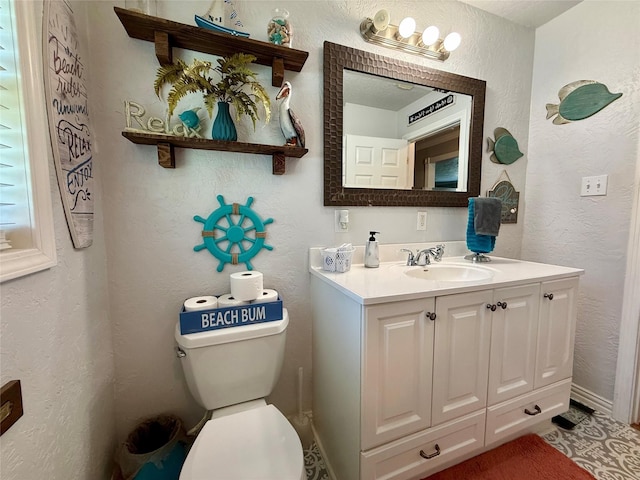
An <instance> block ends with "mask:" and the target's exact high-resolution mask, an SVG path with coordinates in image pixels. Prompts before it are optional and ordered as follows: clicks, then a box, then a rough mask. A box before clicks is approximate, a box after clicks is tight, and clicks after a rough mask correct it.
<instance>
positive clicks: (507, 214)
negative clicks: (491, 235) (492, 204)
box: [487, 170, 520, 223]
mask: <svg viewBox="0 0 640 480" xmlns="http://www.w3.org/2000/svg"><path fill="white" fill-rule="evenodd" d="M487 197H495V198H499V199H500V200H502V212H501V216H500V223H518V208H519V203H520V192H516V189H515V188H514V187H513V185H512V184H511V179H510V178H509V175H508V174H507V171H506V170H504V171H503V172H502V174H501V175H500V177H499V178H498V181H497V182H496V184H495V185H494V186H493V188H492V189H491V190H489V191H488V192H487Z"/></svg>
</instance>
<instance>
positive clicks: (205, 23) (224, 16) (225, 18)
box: [195, 0, 249, 38]
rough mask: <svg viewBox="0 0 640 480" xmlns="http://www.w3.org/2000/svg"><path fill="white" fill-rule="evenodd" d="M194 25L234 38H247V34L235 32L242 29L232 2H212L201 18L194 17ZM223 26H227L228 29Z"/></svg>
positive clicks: (219, 0)
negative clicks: (237, 28) (238, 28)
mask: <svg viewBox="0 0 640 480" xmlns="http://www.w3.org/2000/svg"><path fill="white" fill-rule="evenodd" d="M195 21H196V25H198V26H199V27H202V28H207V29H209V30H214V31H216V32H220V33H227V34H229V35H234V36H236V37H244V38H249V34H248V33H246V32H241V31H240V30H236V27H240V28H242V27H244V24H243V23H242V20H240V17H238V12H237V11H236V7H235V5H234V4H233V0H213V1H212V2H211V5H210V6H209V9H208V10H207V11H206V13H205V14H204V15H203V16H200V15H196V16H195ZM225 25H229V26H228V27H227V26H225Z"/></svg>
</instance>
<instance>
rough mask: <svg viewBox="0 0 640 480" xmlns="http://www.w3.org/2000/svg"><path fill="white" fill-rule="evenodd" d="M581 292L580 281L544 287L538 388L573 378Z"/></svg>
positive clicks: (548, 284) (537, 361) (544, 284)
mask: <svg viewBox="0 0 640 480" xmlns="http://www.w3.org/2000/svg"><path fill="white" fill-rule="evenodd" d="M577 292H578V279H577V278H569V279H564V280H554V281H551V282H544V283H542V285H541V292H540V296H541V298H540V326H539V333H538V354H537V360H536V379H535V388H540V387H543V386H545V385H550V384H552V383H554V382H557V381H559V380H563V379H565V378H569V377H570V376H571V373H572V371H573V342H574V337H575V329H576V309H577Z"/></svg>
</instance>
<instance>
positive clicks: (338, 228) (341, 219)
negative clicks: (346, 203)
mask: <svg viewBox="0 0 640 480" xmlns="http://www.w3.org/2000/svg"><path fill="white" fill-rule="evenodd" d="M334 226H335V232H336V233H346V232H348V231H349V210H335V222H334Z"/></svg>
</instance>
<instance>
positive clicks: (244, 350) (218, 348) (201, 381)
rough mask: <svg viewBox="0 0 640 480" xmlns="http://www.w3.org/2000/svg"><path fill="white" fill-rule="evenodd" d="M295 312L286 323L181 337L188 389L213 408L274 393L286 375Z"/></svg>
mask: <svg viewBox="0 0 640 480" xmlns="http://www.w3.org/2000/svg"><path fill="white" fill-rule="evenodd" d="M288 324H289V312H288V311H287V309H286V308H284V309H282V320H275V321H271V322H264V323H256V324H254V325H246V326H242V327H230V328H222V329H219V330H210V331H207V332H201V333H191V334H187V335H182V334H181V333H180V324H179V323H178V324H177V325H176V332H175V339H176V342H177V343H178V345H179V347H180V348H181V349H182V350H183V351H184V353H185V354H186V355H185V356H184V357H182V358H181V363H182V368H183V370H184V374H185V378H186V379H187V385H188V386H189V390H191V394H192V395H193V396H194V398H195V399H196V401H197V402H198V403H199V404H200V405H202V406H203V407H204V408H206V409H207V410H214V409H217V408H222V407H226V406H229V405H234V404H236V403H242V402H247V401H249V400H254V399H257V398H264V397H266V396H267V395H269V394H270V393H271V392H272V390H273V388H274V387H275V385H276V382H277V381H278V378H279V377H280V370H281V369H282V361H283V359H284V346H285V337H286V334H287V325H288Z"/></svg>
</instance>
